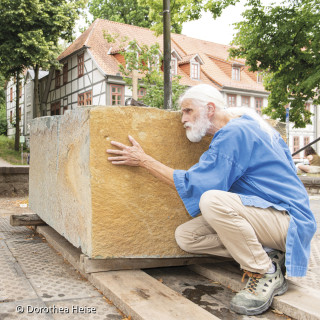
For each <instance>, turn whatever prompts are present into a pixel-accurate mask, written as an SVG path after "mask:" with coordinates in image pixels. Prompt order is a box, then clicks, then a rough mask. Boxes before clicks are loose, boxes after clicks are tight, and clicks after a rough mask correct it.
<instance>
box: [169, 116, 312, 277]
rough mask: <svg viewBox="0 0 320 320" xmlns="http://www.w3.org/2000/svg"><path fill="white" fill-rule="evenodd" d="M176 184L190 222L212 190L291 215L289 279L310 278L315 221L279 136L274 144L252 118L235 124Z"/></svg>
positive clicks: (219, 135)
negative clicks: (205, 193) (236, 195)
mask: <svg viewBox="0 0 320 320" xmlns="http://www.w3.org/2000/svg"><path fill="white" fill-rule="evenodd" d="M173 178H174V183H175V186H176V189H177V191H178V193H179V195H180V197H181V199H182V201H183V203H184V205H185V207H186V209H187V211H188V212H189V214H190V215H191V216H192V217H195V216H196V215H198V214H199V213H200V209H199V201H200V197H201V195H202V194H203V193H204V192H205V191H208V190H223V191H229V192H233V193H237V194H239V196H240V198H241V201H242V203H243V204H244V205H246V206H255V207H259V208H267V207H274V208H275V209H277V210H287V212H288V213H289V214H290V224H289V229H288V233H287V239H286V267H287V273H288V275H289V276H296V277H301V276H304V275H305V274H306V272H307V267H308V260H309V256H310V242H311V239H312V237H313V235H314V233H315V231H316V221H315V217H314V215H313V213H312V212H311V210H310V204H309V197H308V194H307V192H306V189H305V187H304V185H303V184H302V182H301V180H300V179H299V177H298V176H297V174H296V168H295V165H294V163H293V160H292V157H291V154H290V151H289V149H288V147H287V145H286V143H285V142H284V141H283V139H282V138H281V136H280V134H279V133H278V132H275V134H274V137H273V142H271V138H270V136H269V135H268V134H267V133H266V132H265V131H263V130H262V129H261V128H260V125H259V123H258V122H257V121H255V120H254V119H253V118H251V117H250V116H247V115H244V116H242V117H240V118H236V119H232V120H230V121H229V122H228V123H227V124H226V125H225V126H224V127H223V128H222V129H220V130H219V131H218V132H216V134H215V135H214V137H213V139H212V141H211V143H210V146H209V149H208V150H207V151H206V152H204V153H203V154H202V156H201V157H200V159H199V162H198V163H197V164H195V165H194V166H192V167H191V168H190V169H189V170H187V171H185V170H175V171H174V174H173Z"/></svg>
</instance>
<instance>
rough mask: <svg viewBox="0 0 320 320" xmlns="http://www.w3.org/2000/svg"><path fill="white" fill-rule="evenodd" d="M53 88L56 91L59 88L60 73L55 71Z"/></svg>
mask: <svg viewBox="0 0 320 320" xmlns="http://www.w3.org/2000/svg"><path fill="white" fill-rule="evenodd" d="M54 80H55V88H56V89H58V88H60V86H61V73H60V70H56V72H55V79H54Z"/></svg>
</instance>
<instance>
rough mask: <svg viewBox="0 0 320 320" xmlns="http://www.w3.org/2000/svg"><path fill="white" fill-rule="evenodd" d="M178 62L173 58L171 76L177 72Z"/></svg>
mask: <svg viewBox="0 0 320 320" xmlns="http://www.w3.org/2000/svg"><path fill="white" fill-rule="evenodd" d="M177 66H178V60H177V59H176V58H174V57H171V74H172V75H173V76H174V75H176V74H177V73H178V72H177V69H178V68H177Z"/></svg>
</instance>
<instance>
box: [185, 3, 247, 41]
mask: <svg viewBox="0 0 320 320" xmlns="http://www.w3.org/2000/svg"><path fill="white" fill-rule="evenodd" d="M244 10H245V7H244V6H243V5H242V4H241V3H237V5H236V6H230V7H228V8H226V9H225V10H224V11H223V13H222V15H221V17H219V18H217V19H216V20H214V19H213V18H212V14H211V13H210V12H204V13H203V15H202V17H201V19H200V20H195V21H190V22H185V23H184V24H183V28H182V32H181V33H182V34H184V35H186V36H189V37H192V38H197V39H201V40H207V41H211V42H216V43H220V44H230V42H231V41H232V38H233V34H234V33H235V30H234V26H233V25H232V24H233V23H235V22H239V21H241V20H242V17H241V13H242V12H243V11H244Z"/></svg>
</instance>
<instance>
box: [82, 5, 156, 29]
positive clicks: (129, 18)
mask: <svg viewBox="0 0 320 320" xmlns="http://www.w3.org/2000/svg"><path fill="white" fill-rule="evenodd" d="M88 6H89V12H90V13H91V14H92V15H93V18H94V19H97V18H101V19H107V20H111V21H116V22H121V23H125V24H131V25H134V26H139V27H144V28H150V27H151V25H152V21H151V20H150V19H149V7H147V6H146V4H145V3H141V4H138V0H90V1H89V4H88Z"/></svg>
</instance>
